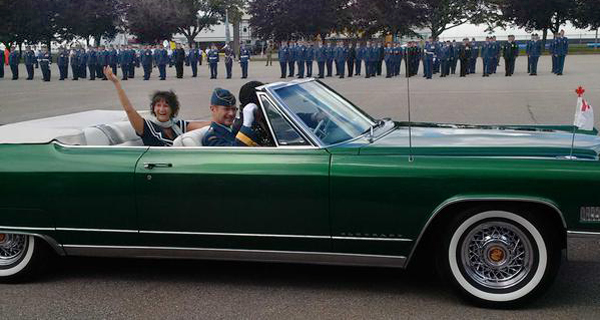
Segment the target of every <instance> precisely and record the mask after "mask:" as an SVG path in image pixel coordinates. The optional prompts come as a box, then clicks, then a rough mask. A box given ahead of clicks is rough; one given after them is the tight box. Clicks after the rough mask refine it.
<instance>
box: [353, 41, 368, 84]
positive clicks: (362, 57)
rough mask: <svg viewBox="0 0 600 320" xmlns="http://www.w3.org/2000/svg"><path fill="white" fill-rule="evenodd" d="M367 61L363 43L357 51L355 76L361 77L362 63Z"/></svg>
mask: <svg viewBox="0 0 600 320" xmlns="http://www.w3.org/2000/svg"><path fill="white" fill-rule="evenodd" d="M364 60H365V47H364V46H363V45H362V43H361V44H360V45H359V46H358V48H357V49H356V60H355V65H356V72H355V73H354V75H355V76H360V73H361V71H362V70H361V69H362V63H363V61H364Z"/></svg>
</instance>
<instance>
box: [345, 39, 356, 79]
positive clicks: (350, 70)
mask: <svg viewBox="0 0 600 320" xmlns="http://www.w3.org/2000/svg"><path fill="white" fill-rule="evenodd" d="M355 60H356V43H352V45H351V46H350V47H349V48H348V58H347V59H346V63H347V64H348V78H352V76H353V75H354V61H355Z"/></svg>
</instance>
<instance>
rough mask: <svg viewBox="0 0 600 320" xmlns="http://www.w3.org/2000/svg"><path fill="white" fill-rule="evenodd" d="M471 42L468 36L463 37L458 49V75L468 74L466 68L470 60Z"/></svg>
mask: <svg viewBox="0 0 600 320" xmlns="http://www.w3.org/2000/svg"><path fill="white" fill-rule="evenodd" d="M471 50H472V48H471V43H470V42H469V38H464V39H463V43H462V45H461V46H460V47H459V49H458V58H459V60H460V76H461V77H466V76H467V74H468V72H467V71H468V70H469V67H470V60H471V56H472V53H471Z"/></svg>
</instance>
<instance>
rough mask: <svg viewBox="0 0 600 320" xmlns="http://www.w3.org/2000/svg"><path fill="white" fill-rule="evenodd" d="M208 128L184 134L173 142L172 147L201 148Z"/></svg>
mask: <svg viewBox="0 0 600 320" xmlns="http://www.w3.org/2000/svg"><path fill="white" fill-rule="evenodd" d="M209 128H210V126H206V127H203V128H201V129H198V130H194V131H190V132H187V133H184V134H182V135H180V136H179V137H177V138H176V139H175V141H173V146H174V147H201V146H202V139H203V138H204V136H205V135H206V133H207V132H208V129H209Z"/></svg>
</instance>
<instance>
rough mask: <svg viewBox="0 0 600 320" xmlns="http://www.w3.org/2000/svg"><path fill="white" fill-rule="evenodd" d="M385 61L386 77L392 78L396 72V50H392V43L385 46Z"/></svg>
mask: <svg viewBox="0 0 600 320" xmlns="http://www.w3.org/2000/svg"><path fill="white" fill-rule="evenodd" d="M383 60H384V61H385V77H386V78H391V77H392V74H393V72H394V71H393V69H394V63H393V60H394V49H393V48H392V43H388V44H387V45H386V46H385V56H384V57H383Z"/></svg>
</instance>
